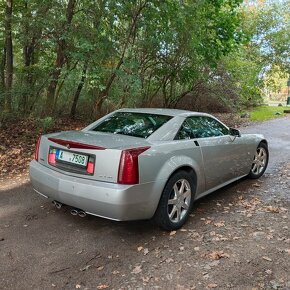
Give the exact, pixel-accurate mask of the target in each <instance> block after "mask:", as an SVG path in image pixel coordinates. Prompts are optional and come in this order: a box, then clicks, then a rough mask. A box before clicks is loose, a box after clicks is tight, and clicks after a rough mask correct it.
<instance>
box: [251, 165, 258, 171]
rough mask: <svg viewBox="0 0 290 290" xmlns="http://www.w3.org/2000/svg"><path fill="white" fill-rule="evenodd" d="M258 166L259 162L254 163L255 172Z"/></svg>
mask: <svg viewBox="0 0 290 290" xmlns="http://www.w3.org/2000/svg"><path fill="white" fill-rule="evenodd" d="M257 167H258V165H257V163H254V166H253V168H252V171H253V172H254V173H255V171H256V170H257Z"/></svg>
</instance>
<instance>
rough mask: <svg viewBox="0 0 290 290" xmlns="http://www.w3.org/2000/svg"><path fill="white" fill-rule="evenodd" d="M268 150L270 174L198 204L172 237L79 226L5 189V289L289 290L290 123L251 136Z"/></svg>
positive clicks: (0, 227) (1, 225) (92, 220)
mask: <svg viewBox="0 0 290 290" xmlns="http://www.w3.org/2000/svg"><path fill="white" fill-rule="evenodd" d="M242 132H255V133H262V134H264V135H265V136H266V138H267V139H268V140H269V148H270V157H271V160H270V165H269V169H268V170H267V172H266V174H265V175H264V176H263V177H262V178H261V179H260V180H258V181H252V180H247V179H243V180H241V181H239V182H236V183H234V184H232V185H230V186H227V187H226V188H223V189H221V190H219V191H217V192H214V193H213V194H211V195H210V196H208V197H205V198H203V199H202V200H200V201H198V202H197V203H196V204H195V208H194V211H193V212H192V214H191V217H190V219H189V222H188V223H187V224H186V225H185V227H184V228H183V229H181V230H179V231H177V232H175V231H173V232H163V231H161V230H159V229H158V228H156V227H154V226H153V225H152V224H151V222H150V221H139V222H124V223H123V222H113V221H108V220H104V219H101V218H96V217H92V216H87V217H85V218H80V217H75V216H72V215H70V214H69V211H68V210H67V209H65V208H62V209H61V210H57V209H55V208H54V207H53V206H52V205H51V204H50V203H48V202H47V201H46V200H44V199H43V198H41V197H40V196H38V195H37V194H36V193H34V192H33V190H32V188H31V185H30V183H29V182H28V181H27V179H23V180H22V179H18V180H14V181H9V183H5V182H4V183H2V184H1V185H0V279H1V280H0V289H243V290H244V289H251V290H252V289H290V233H289V227H290V223H289V220H290V212H289V205H290V119H289V118H283V119H276V120H272V121H267V122H263V123H259V124H253V125H251V126H249V127H246V128H242Z"/></svg>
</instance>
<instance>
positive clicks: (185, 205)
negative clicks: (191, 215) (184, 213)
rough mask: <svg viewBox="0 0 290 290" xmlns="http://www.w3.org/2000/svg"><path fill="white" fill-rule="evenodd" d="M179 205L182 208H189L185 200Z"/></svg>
mask: <svg viewBox="0 0 290 290" xmlns="http://www.w3.org/2000/svg"><path fill="white" fill-rule="evenodd" d="M181 207H182V208H184V209H188V208H189V206H188V204H186V203H185V202H184V203H183V205H182V206H181Z"/></svg>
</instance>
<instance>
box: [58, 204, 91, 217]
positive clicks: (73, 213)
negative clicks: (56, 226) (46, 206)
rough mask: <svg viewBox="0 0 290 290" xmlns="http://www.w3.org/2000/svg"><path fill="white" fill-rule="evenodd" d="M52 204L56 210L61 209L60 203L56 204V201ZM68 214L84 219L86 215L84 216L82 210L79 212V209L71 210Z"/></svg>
mask: <svg viewBox="0 0 290 290" xmlns="http://www.w3.org/2000/svg"><path fill="white" fill-rule="evenodd" d="M52 204H53V205H54V206H55V207H56V208H57V209H61V207H62V206H63V204H62V203H60V202H58V201H56V200H54V201H53V202H52ZM70 213H71V214H72V215H78V216H79V217H82V218H83V217H85V216H86V215H87V214H86V212H85V211H83V210H81V209H77V208H73V209H72V210H71V211H70Z"/></svg>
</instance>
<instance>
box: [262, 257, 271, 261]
mask: <svg viewBox="0 0 290 290" xmlns="http://www.w3.org/2000/svg"><path fill="white" fill-rule="evenodd" d="M263 259H264V260H266V261H268V262H272V259H271V258H269V257H267V256H264V257H263Z"/></svg>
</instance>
